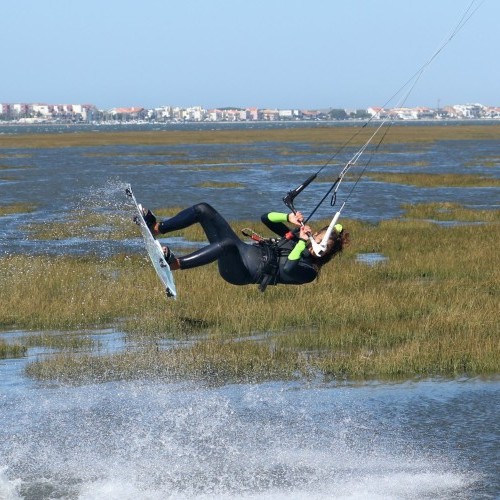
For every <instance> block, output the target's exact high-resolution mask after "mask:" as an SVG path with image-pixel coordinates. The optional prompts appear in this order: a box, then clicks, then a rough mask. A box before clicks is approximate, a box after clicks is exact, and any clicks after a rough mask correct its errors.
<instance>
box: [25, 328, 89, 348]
mask: <svg viewBox="0 0 500 500" xmlns="http://www.w3.org/2000/svg"><path fill="white" fill-rule="evenodd" d="M20 343H21V345H23V346H25V347H50V348H53V349H70V350H72V349H81V348H84V347H85V348H89V347H92V346H93V345H94V342H93V340H92V339H91V338H90V337H89V336H83V335H80V334H67V333H52V332H47V333H37V334H31V335H26V336H24V337H22V338H21V340H20Z"/></svg>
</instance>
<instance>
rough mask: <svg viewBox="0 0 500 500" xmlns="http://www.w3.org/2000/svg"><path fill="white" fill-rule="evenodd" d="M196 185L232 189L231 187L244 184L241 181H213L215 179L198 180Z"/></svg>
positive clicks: (239, 186)
mask: <svg viewBox="0 0 500 500" xmlns="http://www.w3.org/2000/svg"><path fill="white" fill-rule="evenodd" d="M196 187H202V188H214V189H221V188H223V189H233V188H243V187H245V185H244V184H241V182H215V181H206V182H200V183H199V184H196Z"/></svg>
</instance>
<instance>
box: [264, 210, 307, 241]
mask: <svg viewBox="0 0 500 500" xmlns="http://www.w3.org/2000/svg"><path fill="white" fill-rule="evenodd" d="M303 218H304V217H303V216H302V213H301V212H297V213H295V214H294V213H293V212H291V213H289V214H285V213H282V212H269V213H267V214H264V215H262V216H261V218H260V220H261V221H262V222H263V223H264V224H265V225H266V227H268V228H269V229H270V230H271V231H272V232H273V233H275V234H277V235H279V236H285V234H286V233H288V232H289V231H290V228H289V227H288V226H287V225H286V224H285V223H286V222H290V223H292V224H294V225H296V226H300V222H301V221H302V220H303Z"/></svg>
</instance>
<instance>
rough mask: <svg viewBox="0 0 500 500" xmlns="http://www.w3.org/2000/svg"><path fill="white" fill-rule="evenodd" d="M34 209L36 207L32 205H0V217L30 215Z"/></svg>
mask: <svg viewBox="0 0 500 500" xmlns="http://www.w3.org/2000/svg"><path fill="white" fill-rule="evenodd" d="M36 209H37V205H35V204H34V203H13V204H12V205H1V206H0V217H2V216H4V215H12V214H23V213H30V212H34V211H35V210H36Z"/></svg>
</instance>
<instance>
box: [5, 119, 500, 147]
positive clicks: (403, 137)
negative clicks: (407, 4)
mask: <svg viewBox="0 0 500 500" xmlns="http://www.w3.org/2000/svg"><path fill="white" fill-rule="evenodd" d="M361 126H362V125H360V128H353V127H324V128H323V127H318V128H313V129H312V128H296V129H266V130H256V129H244V130H203V131H199V130H198V131H169V132H163V131H144V132H142V131H141V132H137V131H120V132H103V131H99V132H79V133H71V134H20V135H8V136H0V147H3V148H52V147H73V146H113V145H120V144H122V145H130V146H133V145H157V146H166V145H179V144H193V143H196V144H244V143H249V142H250V143H255V142H307V143H327V144H333V145H341V144H344V143H345V142H346V141H350V144H351V145H359V144H363V143H364V142H365V141H366V140H367V139H368V138H369V137H370V136H371V135H372V134H373V131H374V128H375V127H377V126H378V125H377V124H373V125H370V126H368V127H366V128H363V129H362V128H361ZM356 132H357V135H356V136H355V137H354V136H353V134H355V133H356ZM499 138H500V125H496V124H495V125H456V126H448V125H444V126H439V125H436V126H432V127H428V126H419V125H415V126H398V125H393V126H392V127H391V129H390V131H389V133H388V134H387V136H386V137H385V138H384V143H385V144H394V143H403V142H404V143H428V142H435V141H439V140H464V139H469V140H491V139H499Z"/></svg>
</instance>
